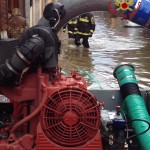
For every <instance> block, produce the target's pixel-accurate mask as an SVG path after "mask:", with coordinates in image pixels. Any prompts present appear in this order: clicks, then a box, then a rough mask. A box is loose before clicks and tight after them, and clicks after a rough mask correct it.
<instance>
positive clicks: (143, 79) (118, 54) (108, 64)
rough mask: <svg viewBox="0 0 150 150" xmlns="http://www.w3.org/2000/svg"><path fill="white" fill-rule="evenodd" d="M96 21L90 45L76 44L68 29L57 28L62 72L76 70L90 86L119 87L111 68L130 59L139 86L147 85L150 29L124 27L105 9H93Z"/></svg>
mask: <svg viewBox="0 0 150 150" xmlns="http://www.w3.org/2000/svg"><path fill="white" fill-rule="evenodd" d="M95 21H96V30H95V32H94V34H93V37H92V38H90V40H89V43H90V48H89V49H86V48H83V47H82V46H80V47H76V46H75V45H74V41H73V40H71V39H68V37H67V33H63V32H62V31H61V32H60V36H59V37H60V39H61V40H62V53H61V54H60V56H59V65H60V66H61V67H62V69H63V70H64V71H65V73H68V72H71V71H73V70H77V71H79V72H80V73H81V74H82V75H83V76H84V77H85V78H86V80H87V85H88V88H89V89H118V88H119V86H118V83H117V81H116V79H115V78H114V76H113V70H114V68H115V66H116V65H118V64H119V63H122V62H125V63H131V64H133V65H134V67H135V75H136V78H137V80H138V83H139V87H140V89H146V90H148V89H150V30H147V29H145V28H125V27H123V26H122V21H121V19H120V18H117V19H115V18H111V17H110V15H109V14H108V13H107V12H95Z"/></svg>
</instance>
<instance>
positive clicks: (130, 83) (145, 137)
mask: <svg viewBox="0 0 150 150" xmlns="http://www.w3.org/2000/svg"><path fill="white" fill-rule="evenodd" d="M114 76H115V78H116V79H117V80H118V83H119V86H120V90H121V94H122V96H123V99H124V106H125V110H126V113H127V115H128V117H129V118H130V120H131V121H132V120H138V119H139V121H133V122H132V127H133V129H134V132H135V133H136V134H139V133H142V132H143V131H146V130H147V129H148V128H149V124H148V123H150V117H149V114H148V112H147V109H146V105H145V102H144V99H143V98H142V96H141V92H140V90H139V87H138V83H137V80H136V77H135V75H134V67H133V66H132V65H129V64H124V65H120V66H117V67H116V69H115V70H114ZM140 120H145V121H146V122H148V123H146V122H144V121H140ZM137 139H138V142H139V145H140V147H141V150H150V130H148V131H147V132H145V133H143V134H141V135H139V136H138V137H137Z"/></svg>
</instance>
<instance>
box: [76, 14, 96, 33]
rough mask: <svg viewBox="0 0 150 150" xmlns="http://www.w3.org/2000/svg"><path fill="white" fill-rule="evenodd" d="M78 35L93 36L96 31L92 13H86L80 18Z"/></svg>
mask: <svg viewBox="0 0 150 150" xmlns="http://www.w3.org/2000/svg"><path fill="white" fill-rule="evenodd" d="M77 28H78V32H77V33H78V34H79V35H85V36H91V35H92V34H93V32H94V30H95V20H94V16H93V14H92V13H86V14H83V15H81V16H79V19H78V25H77Z"/></svg>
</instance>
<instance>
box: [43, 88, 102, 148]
mask: <svg viewBox="0 0 150 150" xmlns="http://www.w3.org/2000/svg"><path fill="white" fill-rule="evenodd" d="M99 124H100V111H99V107H98V105H97V100H96V99H95V97H94V96H93V95H91V94H90V93H88V92H87V91H86V90H83V89H79V88H64V89H61V90H58V91H57V92H55V93H53V94H52V95H51V96H50V97H49V98H48V99H47V102H46V104H45V105H44V107H43V109H42V111H41V126H42V128H43V131H44V133H45V135H46V136H47V137H48V138H49V139H50V140H51V141H53V142H54V143H56V144H58V145H61V146H65V147H75V146H81V145H83V144H85V143H86V142H88V141H90V140H91V139H93V137H94V136H95V135H96V133H97V131H98V129H99Z"/></svg>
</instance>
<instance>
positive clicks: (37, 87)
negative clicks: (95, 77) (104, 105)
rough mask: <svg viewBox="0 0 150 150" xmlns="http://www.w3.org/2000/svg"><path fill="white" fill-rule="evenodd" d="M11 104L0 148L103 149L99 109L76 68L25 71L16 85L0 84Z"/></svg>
mask: <svg viewBox="0 0 150 150" xmlns="http://www.w3.org/2000/svg"><path fill="white" fill-rule="evenodd" d="M1 93H2V94H3V95H5V96H6V97H7V98H8V99H10V101H11V103H13V105H14V113H13V122H11V123H10V122H7V127H6V128H5V129H3V130H6V129H7V132H8V134H9V138H6V139H3V140H0V150H61V149H65V150H93V149H94V150H102V143H101V136H100V130H99V126H100V111H99V107H98V104H97V100H96V98H95V97H94V96H93V95H92V94H90V93H89V92H88V91H87V88H86V82H85V80H84V79H83V78H82V77H81V76H79V75H78V74H77V73H76V72H72V73H71V75H70V76H64V75H62V74H61V73H60V70H58V71H57V74H56V77H55V78H54V80H53V81H51V82H50V81H49V75H48V74H46V73H42V71H41V68H39V69H38V72H37V74H36V73H28V74H26V75H25V77H24V78H23V81H22V84H21V85H20V86H18V87H14V88H7V87H1Z"/></svg>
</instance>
